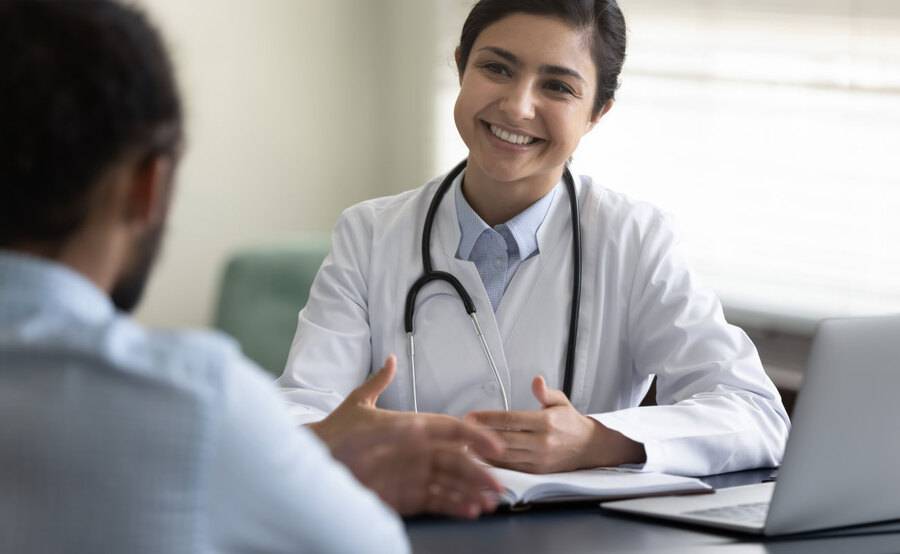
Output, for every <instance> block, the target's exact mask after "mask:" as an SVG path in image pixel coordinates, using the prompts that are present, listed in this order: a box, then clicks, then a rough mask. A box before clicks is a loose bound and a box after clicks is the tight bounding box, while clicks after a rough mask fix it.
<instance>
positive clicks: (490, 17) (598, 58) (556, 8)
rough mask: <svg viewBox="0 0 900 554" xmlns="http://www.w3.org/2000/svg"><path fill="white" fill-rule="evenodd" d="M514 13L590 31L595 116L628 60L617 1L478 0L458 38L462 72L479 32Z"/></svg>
mask: <svg viewBox="0 0 900 554" xmlns="http://www.w3.org/2000/svg"><path fill="white" fill-rule="evenodd" d="M515 13H524V14H532V15H546V16H551V17H556V18H559V19H561V20H563V21H564V22H566V23H568V24H569V25H571V26H572V27H574V28H576V29H581V30H585V31H587V32H589V36H590V48H591V58H593V60H594V65H595V66H597V95H596V97H595V98H594V109H593V112H594V115H596V114H597V113H599V112H600V110H601V109H602V108H603V106H604V105H605V104H606V102H607V101H609V100H611V99H613V98H614V97H615V94H616V89H617V88H619V74H620V73H621V72H622V64H623V63H625V46H626V36H625V34H626V33H625V17H624V16H623V15H622V10H620V9H619V5H618V3H617V2H616V0H479V2H478V3H477V4H475V6H474V7H473V8H472V11H471V12H469V16H468V17H467V18H466V22H465V23H464V24H463V29H462V35H461V36H460V39H459V62H458V66H457V68H458V69H459V73H460V75H462V74H463V72H464V71H465V69H466V63H468V60H469V54H470V53H471V52H472V46H473V45H474V44H475V40H476V39H477V38H478V35H480V34H481V32H482V31H483V30H484V29H485V28H487V27H488V26H490V25H492V24H494V23H496V22H497V21H500V20H501V19H503V18H504V17H507V16H509V15H512V14H515Z"/></svg>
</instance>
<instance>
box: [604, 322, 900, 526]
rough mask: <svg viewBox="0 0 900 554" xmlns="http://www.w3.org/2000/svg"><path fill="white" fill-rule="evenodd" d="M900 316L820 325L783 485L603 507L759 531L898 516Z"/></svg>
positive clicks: (781, 473)
mask: <svg viewBox="0 0 900 554" xmlns="http://www.w3.org/2000/svg"><path fill="white" fill-rule="evenodd" d="M898 429H900V316H883V317H866V318H844V319H829V320H825V321H823V322H822V323H820V324H819V327H818V330H817V332H816V337H815V340H814V342H813V347H812V351H811V353H810V358H809V364H808V368H807V371H806V375H805V377H804V382H803V386H802V388H801V391H800V393H799V395H798V398H797V403H796V405H795V407H794V414H793V427H792V430H791V433H790V437H789V439H788V442H787V448H786V450H785V454H784V460H783V462H782V465H781V468H780V469H779V470H778V481H777V483H760V484H756V485H748V486H743V487H733V488H727V489H719V490H717V491H716V493H715V494H708V495H698V496H669V497H659V498H643V499H636V500H623V501H617V502H607V503H604V504H603V508H605V509H606V510H612V511H615V512H622V513H627V514H636V515H642V516H650V517H655V518H662V519H668V520H674V521H679V522H684V523H692V524H698V525H702V526H707V527H715V528H720V529H726V530H731V531H739V532H746V533H752V534H757V535H766V536H774V535H787V534H794V533H804V532H809V531H819V530H823V529H831V528H836V527H847V526H851V525H861V524H866V523H874V522H880V521H887V520H895V519H900V430H898Z"/></svg>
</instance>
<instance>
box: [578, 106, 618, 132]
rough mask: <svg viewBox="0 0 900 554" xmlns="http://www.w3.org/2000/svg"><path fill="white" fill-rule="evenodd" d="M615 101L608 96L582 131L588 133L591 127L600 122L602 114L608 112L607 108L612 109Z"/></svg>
mask: <svg viewBox="0 0 900 554" xmlns="http://www.w3.org/2000/svg"><path fill="white" fill-rule="evenodd" d="M615 102H616V101H615V100H613V99H612V98H610V99H609V100H607V101H606V104H603V107H602V108H600V111H598V112H597V114H596V115H594V116H593V117H591V119H590V121H588V124H587V129H585V131H584V133H585V134H587V133H589V132H590V131H591V129H593V128H594V126H595V125H597V124H598V123H600V119H601V118H602V117H603V116H604V115H606V114H607V113H608V112H609V110H611V109H612V107H613V104H615Z"/></svg>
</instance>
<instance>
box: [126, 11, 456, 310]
mask: <svg viewBox="0 0 900 554" xmlns="http://www.w3.org/2000/svg"><path fill="white" fill-rule="evenodd" d="M440 2H441V0H262V1H259V2H246V1H242V0H191V1H190V2H185V1H183V0H144V1H143V2H142V4H143V5H144V6H145V7H146V9H147V10H148V12H149V13H150V14H151V16H152V17H153V18H154V19H155V20H156V21H157V23H158V25H159V26H160V27H161V28H162V30H163V33H164V34H165V35H166V37H167V40H168V43H169V45H170V49H171V52H172V54H173V57H174V59H175V63H176V66H177V68H178V71H179V76H180V79H181V85H182V90H183V93H184V96H185V98H186V104H187V123H188V134H189V145H188V146H189V147H188V151H187V154H186V156H185V158H184V160H183V163H182V166H181V170H180V172H179V179H178V180H179V188H178V193H177V196H176V200H175V205H174V210H173V212H172V214H171V217H170V225H169V234H168V236H167V243H166V246H165V249H164V252H163V253H162V256H161V259H160V261H159V263H158V266H157V270H156V272H155V274H154V276H153V278H152V280H151V282H150V284H149V287H148V290H147V294H146V296H145V300H144V302H143V304H142V306H141V308H140V310H139V312H138V317H139V319H141V320H142V321H143V322H145V323H147V324H150V325H178V326H201V325H206V324H207V323H208V322H209V321H210V318H211V316H212V313H213V309H214V306H213V303H214V300H215V296H216V287H217V279H218V274H219V271H220V270H221V267H222V264H223V263H224V261H225V260H226V259H227V256H228V255H229V253H231V252H233V251H234V249H236V248H239V247H242V246H246V245H253V244H262V243H269V242H273V241H282V240H287V239H289V238H290V237H293V236H296V235H298V234H301V233H303V232H305V231H328V230H330V228H331V226H332V225H333V223H334V220H335V218H336V217H337V216H338V214H339V213H340V211H341V210H342V209H343V208H345V207H347V206H349V205H351V204H353V203H355V202H357V201H359V200H362V199H365V198H369V197H373V196H377V195H381V194H388V193H391V192H396V191H399V190H403V189H406V188H410V187H412V186H415V185H416V184H417V183H419V182H421V181H422V180H424V179H425V178H426V177H427V176H428V175H429V174H430V173H431V172H432V164H433V161H432V152H433V148H432V142H433V137H432V136H431V135H432V129H431V127H430V125H429V123H430V121H431V114H432V111H433V105H432V104H433V103H432V101H431V100H430V94H429V91H430V90H433V89H432V88H431V82H430V81H431V80H432V79H433V78H434V67H435V62H436V61H439V60H440V59H441V58H440V55H439V54H437V53H436V48H437V46H436V45H435V44H434V41H433V40H429V37H430V35H431V33H432V30H431V28H430V27H429V22H431V21H433V20H434V17H432V16H431V15H430V14H431V13H432V11H433V10H435V9H436V8H437V6H439V5H440ZM443 55H444V57H445V58H446V53H444V54H443Z"/></svg>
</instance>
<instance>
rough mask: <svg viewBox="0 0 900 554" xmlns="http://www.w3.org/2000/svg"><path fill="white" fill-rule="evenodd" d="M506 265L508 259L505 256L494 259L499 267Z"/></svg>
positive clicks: (495, 264)
mask: <svg viewBox="0 0 900 554" xmlns="http://www.w3.org/2000/svg"><path fill="white" fill-rule="evenodd" d="M504 265H506V260H504V259H503V258H497V259H496V260H494V267H496V268H497V269H503V266H504Z"/></svg>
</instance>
